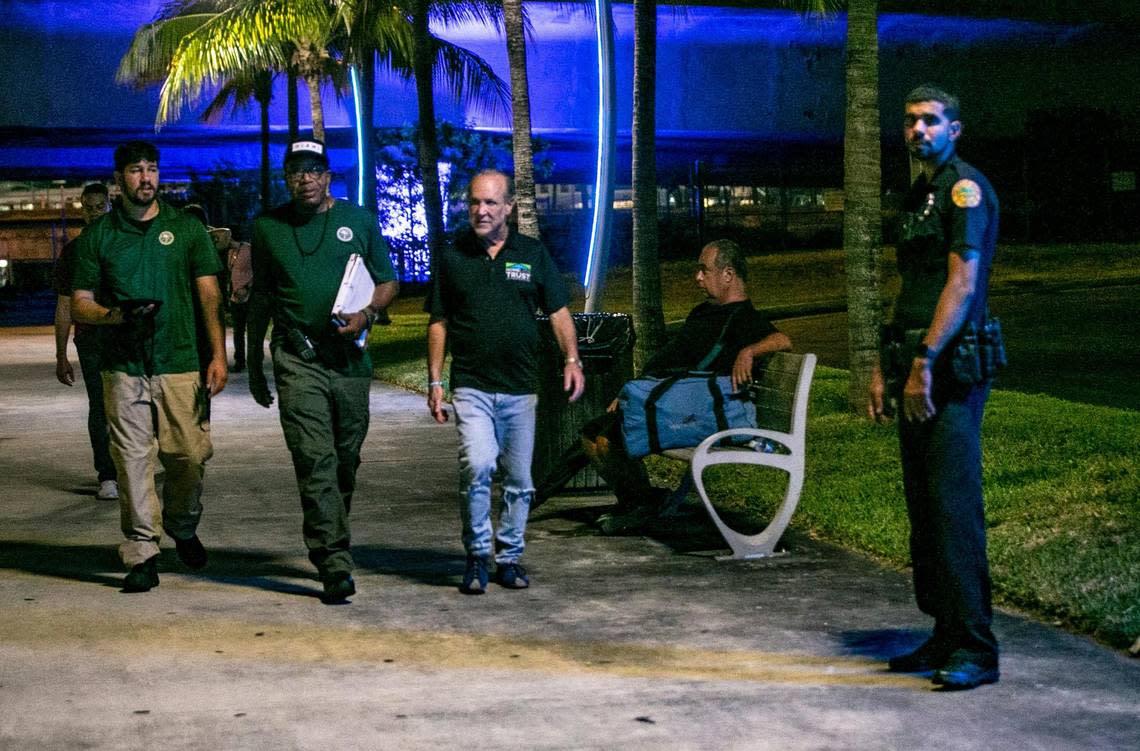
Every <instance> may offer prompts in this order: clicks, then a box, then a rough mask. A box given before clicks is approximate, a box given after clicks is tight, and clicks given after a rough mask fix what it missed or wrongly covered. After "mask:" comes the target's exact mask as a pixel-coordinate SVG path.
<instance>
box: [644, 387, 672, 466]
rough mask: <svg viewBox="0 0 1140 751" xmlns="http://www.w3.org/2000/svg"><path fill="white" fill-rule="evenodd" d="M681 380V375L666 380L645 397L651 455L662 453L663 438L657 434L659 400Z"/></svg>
mask: <svg viewBox="0 0 1140 751" xmlns="http://www.w3.org/2000/svg"><path fill="white" fill-rule="evenodd" d="M679 380H681V376H679V375H678V376H672V377H670V378H666V379H665V380H663V381H661V383H659V384H657V385H656V386H654V387H653V389H652V390H650V392H649V395H648V396H647V397H645V430H646V433H647V434H648V437H649V453H651V454H660V453H661V436H660V435H658V433H657V400H658V399H660V398H661V396H662V395H663V394H664V393H665V392H666V391H668V390H669V389H671V388H672V387H673V384H675V383H676V382H677V381H679Z"/></svg>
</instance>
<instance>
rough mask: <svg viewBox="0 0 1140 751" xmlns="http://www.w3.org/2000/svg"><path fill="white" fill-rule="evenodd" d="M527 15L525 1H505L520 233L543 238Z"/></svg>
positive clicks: (504, 16)
mask: <svg viewBox="0 0 1140 751" xmlns="http://www.w3.org/2000/svg"><path fill="white" fill-rule="evenodd" d="M525 23H526V21H525V16H524V14H523V6H522V0H503V27H504V29H505V31H506V36H507V61H508V63H509V64H510V71H511V150H512V152H513V154H514V162H515V206H516V207H517V210H518V226H519V232H520V233H522V234H524V235H530V236H531V237H535V238H537V237H539V229H538V209H537V207H536V206H535V197H534V149H533V144H532V143H531V123H530V89H529V86H528V84H527V66H526V35H525Z"/></svg>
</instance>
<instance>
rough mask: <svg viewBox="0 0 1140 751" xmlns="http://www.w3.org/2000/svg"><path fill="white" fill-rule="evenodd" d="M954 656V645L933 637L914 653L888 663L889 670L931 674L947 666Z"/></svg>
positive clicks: (898, 657) (892, 659)
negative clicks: (947, 662)
mask: <svg viewBox="0 0 1140 751" xmlns="http://www.w3.org/2000/svg"><path fill="white" fill-rule="evenodd" d="M952 654H954V645H953V644H951V643H950V642H948V641H946V640H945V639H940V638H938V637H936V636H932V637H930V638H929V639H927V640H926V641H924V642H923V643H922V644H921V645H920V646H919V648H918V649H916V650H914V651H913V652H908V653H907V654H905V655H899V656H897V657H892V658H891V659H890V660H888V661H887V669H888V670H890V671H891V672H892V673H929V672H930V671H931V670H937V669H938V668H940V667H942V666H943V665H945V664H946V661H947V660H949V659H950V655H952Z"/></svg>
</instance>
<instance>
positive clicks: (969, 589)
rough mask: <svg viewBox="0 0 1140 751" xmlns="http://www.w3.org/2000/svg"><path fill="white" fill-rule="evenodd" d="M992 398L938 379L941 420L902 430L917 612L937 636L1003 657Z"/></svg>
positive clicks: (905, 424)
mask: <svg viewBox="0 0 1140 751" xmlns="http://www.w3.org/2000/svg"><path fill="white" fill-rule="evenodd" d="M988 395H989V384H988V383H986V384H980V385H975V386H963V385H960V384H958V383H956V382H951V383H947V381H946V379H940V378H939V377H938V374H937V373H936V375H935V387H934V392H933V401H934V405H935V408H936V410H937V412H936V415H935V417H934V418H933V419H932V420H928V421H927V422H925V423H918V422H911V421H908V420H905V419H899V420H898V426H899V447H900V449H901V453H902V469H903V485H904V488H905V491H906V503H907V514H908V516H909V517H910V524H911V533H910V554H911V560H912V562H913V565H914V589H915V597H916V599H917V601H918V607H919V609H920V610H922V612H924V613H926V614H928V615H930V616H933V617H934V620H935V627H934V628H935V635H936V636H939V637H945V638H948V639H950V640H952V641H953V642H954V643H955V644H957V645H958V646H959V647H960V648H966V649H970V650H975V651H978V652H983V653H989V654H996V653H997V639H996V638H995V637H994V635H993V632H992V631H991V630H990V623H991V621H992V620H993V613H992V609H991V606H990V573H989V564H988V563H987V559H986V529H985V519H984V509H983V502H982V448H981V429H982V411H983V409H984V408H985V403H986V398H987V396H988ZM900 403H901V400H900Z"/></svg>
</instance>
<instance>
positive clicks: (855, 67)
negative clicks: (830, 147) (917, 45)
mask: <svg viewBox="0 0 1140 751" xmlns="http://www.w3.org/2000/svg"><path fill="white" fill-rule="evenodd" d="M878 11H879V2H878V0H848V3H847V52H846V56H847V57H846V66H845V67H846V78H847V84H846V88H847V114H846V123H847V125H846V129H845V131H844V140H843V191H844V199H843V250H844V256H845V258H846V266H847V346H848V351H849V362H850V368H851V382H850V389H849V391H848V403H849V404H850V405H851V407H852V408H853V409H855V410H860V409H861V408H862V405H864V404H865V403H866V398H867V383H868V380H869V378H870V374H871V368H872V366H873V365H874V363H875V362H876V361H877V358H878V337H879V323H880V319H881V316H882V303H881V298H880V292H879V252H880V247H881V244H882V217H883V213H882V198H881V196H882V168H881V166H880V163H879V162H880V158H879V149H880V145H881V135H880V132H879V37H878Z"/></svg>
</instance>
